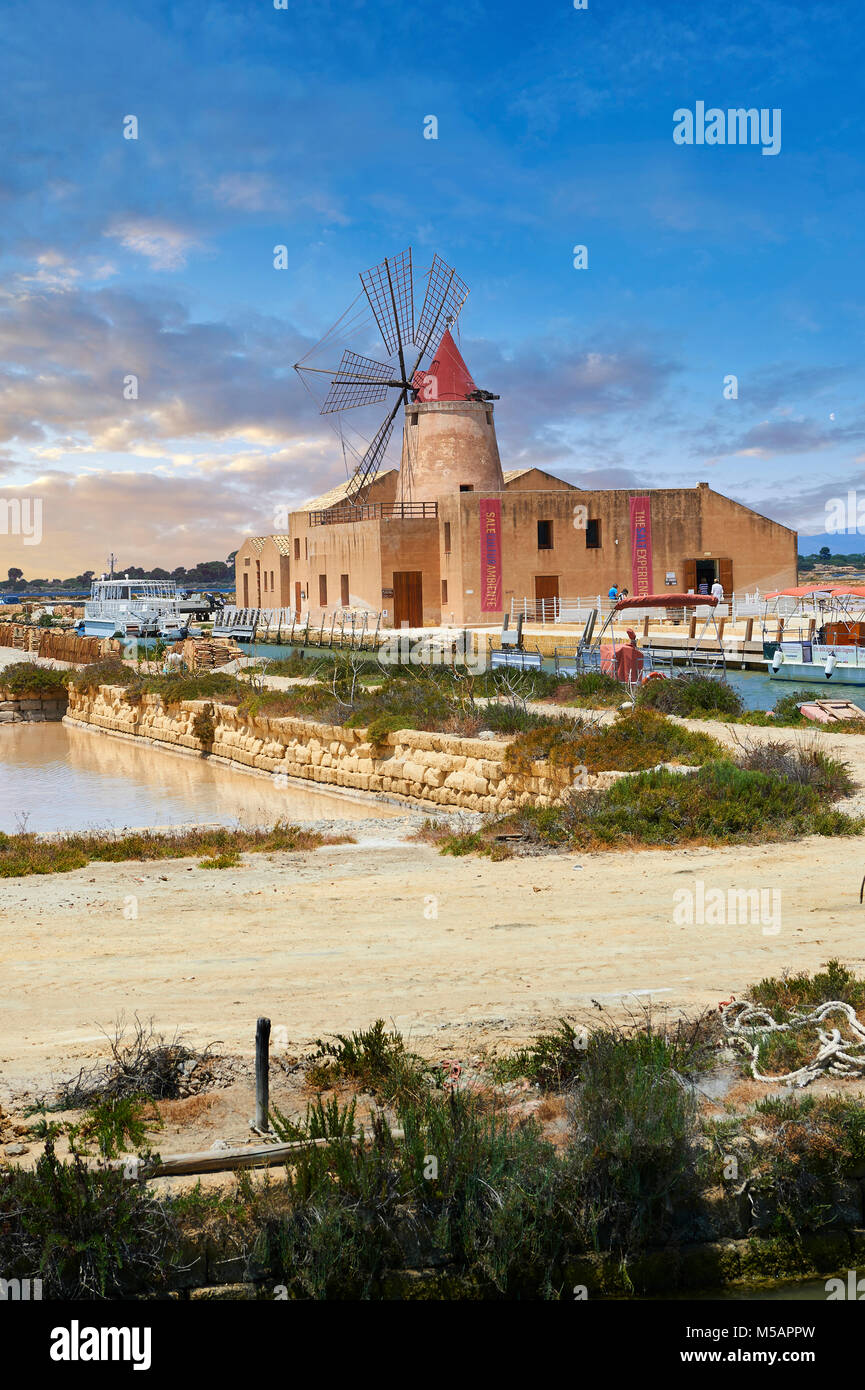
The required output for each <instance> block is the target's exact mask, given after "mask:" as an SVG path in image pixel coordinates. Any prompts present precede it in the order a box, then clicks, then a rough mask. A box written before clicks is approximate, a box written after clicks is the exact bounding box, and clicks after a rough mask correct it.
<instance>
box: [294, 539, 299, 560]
mask: <svg viewBox="0 0 865 1390" xmlns="http://www.w3.org/2000/svg"><path fill="white" fill-rule="evenodd" d="M294 558H295V560H299V559H300V536H295V538H294Z"/></svg>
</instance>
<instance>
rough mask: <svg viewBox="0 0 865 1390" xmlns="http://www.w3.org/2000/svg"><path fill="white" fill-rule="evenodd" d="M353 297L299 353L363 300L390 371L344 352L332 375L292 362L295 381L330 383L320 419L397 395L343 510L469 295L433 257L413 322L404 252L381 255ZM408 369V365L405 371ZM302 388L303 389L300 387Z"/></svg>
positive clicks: (354, 324)
mask: <svg viewBox="0 0 865 1390" xmlns="http://www.w3.org/2000/svg"><path fill="white" fill-rule="evenodd" d="M360 282H361V286H362V290H361V293H360V294H359V295H358V296H357V299H356V300H355V301H354V304H352V306H351V307H350V308H349V309H348V310H347V311H346V313H345V314H343V315H342V317H341V319H339V320H338V321H337V323H336V324H334V326H333V328H332V329H330V330H329V331H328V333H327V334H326V335H325V337H324V338H322V340H321V342H320V343H318V344H317V345H316V347H315V348H313V349H312V351H311V352H310V353H307V358H308V357H310V356H312V353H314V352H316V351H319V350H321V349H322V348H323V347H324V346H325V344H328V343H329V342H330V341H332V340H333V339H334V338H335V337H338V336H339V333H340V331H341V330H342V331H344V330H345V328H346V326H347V325H346V320H347V319H349V315H351V314H352V311H353V310H354V307H355V305H356V304H357V303H358V301H359V300H360V299H361V298H362V297H363V296H365V297H366V299H367V301H368V303H369V307H370V309H371V310H372V314H373V318H374V319H375V322H376V324H377V325H378V330H379V332H380V334H381V337H382V341H383V343H384V346H385V348H386V350H387V354H388V356H389V357H391V358H396V361H395V362H393V364H392V365H391V364H390V363H387V362H379V361H376V360H375V359H373V358H370V357H362V356H361V355H360V354H359V353H356V352H353V351H351V350H350V349H349V348H346V349H345V350H344V351H343V354H342V360H341V361H340V363H339V366H338V367H336V368H324V367H310V366H307V365H304V364H305V362H306V358H304V359H302V360H301V361H300V362H297V363H295V371H296V372H297V373H298V375H299V376H300V377H301V380H303V374H304V373H305V372H310V371H311V372H321V373H324V374H325V375H327V376H329V377H330V389H329V391H328V393H327V396H326V398H325V400H324V404H323V405H322V406H321V411H320V413H321V414H322V415H330V414H334V413H337V412H340V413H341V412H342V411H345V410H353V409H355V408H356V407H358V406H368V405H376V404H379V403H380V402H382V401H386V400H387V399H388V397H389V394H390V392H392V391H394V390H395V391H396V392H397V395H396V397H395V399H394V401H393V404H392V405H391V407H390V409H389V410H388V413H387V415H386V416H385V418H384V420H383V421H382V423H381V424H380V425H379V427H378V429H377V430H376V432H375V434H374V435H373V438H372V440H371V441H370V443H369V445H368V447H367V449H366V451H365V452H364V453H363V455H362V456H359V458H358V462H357V466H356V467H355V469H354V472H353V473H352V476H351V478H350V479H349V483H348V488H347V491H346V500H347V502H348V503H349V505H351V504H353V503H355V502H356V500H357V498H358V497H359V495H360V494H361V493H362V491H363V489H364V488H365V487H366V486H367V484H368V483H370V482H372V480H373V478H374V477H375V475H376V473H377V472H378V468H379V465H380V463H381V460H382V458H383V457H384V453H385V450H386V449H387V446H388V443H389V441H390V437H391V433H392V431H393V425H394V420H395V419H396V417H397V414H398V413H399V411H400V409H401V407H404V406H405V405H407V403H408V401H409V398H410V396H414V395H415V394H416V393H417V391H418V390H419V389H420V387H421V384H422V382H423V373H421V372H420V371H419V368H420V365H421V362H422V361H423V360H424V358H426V359H427V360H428V361H432V360H433V359H434V358H435V354H436V350H437V348H438V346H439V344H440V343H441V340H442V338H443V337H444V334H445V332H446V330H448V329H449V328H450V327H451V325H452V324H453V323H454V322H455V321H456V319H457V316H458V315H459V312H460V310H461V308H462V306H463V304H464V303H465V301H466V298H467V296H468V293H469V289H468V286H467V285H466V283H465V282H464V281H463V280H461V279H460V277H459V276H458V275H457V273H456V271H455V270H453V268H452V267H451V266H449V265H448V264H447V263H446V262H445V261H443V260H442V258H441V256H439V255H437V254H436V255H434V256H433V261H432V265H431V266H430V268H429V271H428V272H427V275H426V289H425V291H424V297H423V303H422V305H421V310H420V314H419V315H417V316H416V315H415V304H416V296H415V286H414V279H413V275H412V256H411V247H408V248H407V249H406V250H405V251H401V252H400V253H399V255H397V256H387V257H386V258H385V259H384V260H383V261H382V262H381V263H380V264H379V265H376V266H373V267H372V269H371V270H364V271H361V273H360ZM359 326H360V321H359V319H358V316H357V315H355V317H354V318H353V319H351V320H349V323H348V327H349V328H350V329H351V330H356V329H357V328H358V327H359ZM410 364H411V365H410ZM305 384H306V383H305ZM476 394H477V397H478V398H487V397H489V396H490V393H489V392H477V393H476Z"/></svg>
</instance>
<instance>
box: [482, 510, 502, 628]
mask: <svg viewBox="0 0 865 1390" xmlns="http://www.w3.org/2000/svg"><path fill="white" fill-rule="evenodd" d="M479 515H480V525H481V612H482V613H499V612H501V607H502V504H501V502H499V501H498V499H495V500H494V499H493V498H491V497H489V498H487V497H482V498H481V500H480V505H479Z"/></svg>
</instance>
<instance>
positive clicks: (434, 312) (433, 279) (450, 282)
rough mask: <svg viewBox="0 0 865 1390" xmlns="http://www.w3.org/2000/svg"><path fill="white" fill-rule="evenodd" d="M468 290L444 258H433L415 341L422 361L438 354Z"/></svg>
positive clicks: (466, 296)
mask: <svg viewBox="0 0 865 1390" xmlns="http://www.w3.org/2000/svg"><path fill="white" fill-rule="evenodd" d="M468 293H469V287H468V285H467V284H466V283H465V281H464V280H461V279H460V277H459V276H458V275H457V273H456V271H455V270H454V269H453V268H452V267H451V266H449V265H448V264H447V262H446V261H443V260H442V258H441V256H439V255H435V256H433V263H432V265H431V266H430V270H429V275H428V276H427V286H426V294H425V295H424V301H423V308H422V309H421V311H420V319H419V320H418V331H417V337H416V338H415V339H414V342H415V346H416V347H417V348H418V351H419V352H420V355H421V357H423V355H424V354H425V353H427V352H435V350H436V348H437V347H438V345H439V343H440V342H441V340H442V337H443V335H444V331H445V329H446V328H450V327H451V325H452V324H453V322H454V320H455V319H456V318H457V316H458V315H459V312H460V309H461V308H462V307H463V305H464V304H465V302H466V299H467V298H468Z"/></svg>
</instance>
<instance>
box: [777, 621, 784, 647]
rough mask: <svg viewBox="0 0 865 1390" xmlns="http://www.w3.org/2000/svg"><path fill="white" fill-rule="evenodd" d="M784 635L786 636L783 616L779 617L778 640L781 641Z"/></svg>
mask: <svg viewBox="0 0 865 1390" xmlns="http://www.w3.org/2000/svg"><path fill="white" fill-rule="evenodd" d="M783 636H784V619H783V618H779V619H778V636H777V638H776V641H778V642H780V641H781V640H782V639H783Z"/></svg>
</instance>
